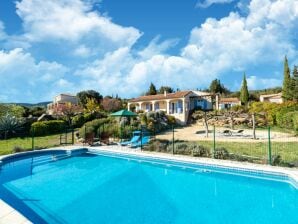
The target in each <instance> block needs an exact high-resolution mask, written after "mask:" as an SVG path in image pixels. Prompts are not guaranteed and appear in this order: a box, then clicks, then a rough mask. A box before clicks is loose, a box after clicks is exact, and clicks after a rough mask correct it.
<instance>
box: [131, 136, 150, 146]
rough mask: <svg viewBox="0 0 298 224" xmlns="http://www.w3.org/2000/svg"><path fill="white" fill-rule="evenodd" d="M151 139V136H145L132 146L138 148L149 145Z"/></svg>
mask: <svg viewBox="0 0 298 224" xmlns="http://www.w3.org/2000/svg"><path fill="white" fill-rule="evenodd" d="M149 141H150V136H144V137H143V138H142V139H141V140H140V141H138V142H136V143H134V144H131V146H130V147H131V148H138V147H141V146H142V145H147V144H148V143H149Z"/></svg>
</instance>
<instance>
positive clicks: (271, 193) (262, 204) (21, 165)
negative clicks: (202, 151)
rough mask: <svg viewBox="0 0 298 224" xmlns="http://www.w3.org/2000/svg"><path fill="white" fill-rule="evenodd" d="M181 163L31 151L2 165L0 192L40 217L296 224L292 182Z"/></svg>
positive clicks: (296, 194)
mask: <svg viewBox="0 0 298 224" xmlns="http://www.w3.org/2000/svg"><path fill="white" fill-rule="evenodd" d="M176 165H177V166H173V165H167V164H157V163H154V162H153V163H152V161H149V162H148V161H144V160H143V159H136V160H134V159H131V158H126V157H122V158H118V157H117V156H116V157H111V156H109V155H96V154H91V153H88V152H87V153H82V154H79V155H76V156H72V157H68V156H66V157H65V158H64V157H63V156H61V157H60V159H59V160H57V158H56V157H55V158H53V157H52V156H47V155H43V156H39V157H35V158H33V159H32V158H30V157H29V158H25V159H22V160H19V161H16V162H8V163H7V164H4V165H2V168H1V169H0V198H1V199H2V200H4V201H6V202H7V203H8V204H10V205H12V206H13V207H15V208H16V209H18V210H19V211H20V212H21V213H22V214H24V215H25V216H26V217H28V218H29V219H30V220H31V221H32V222H34V223H111V224H113V223H117V224H119V223H124V224H126V223H127V224H140V223H144V224H146V223H150V224H151V223H154V224H157V223H173V224H174V223H175V224H180V223H181V224H182V223H183V224H191V223H202V224H208V223H211V224H215V223H221V224H224V223H227V224H233V223H243V224H245V223H270V224H274V223H293V224H297V223H298V190H297V189H296V188H295V187H294V186H292V185H291V184H289V183H287V182H281V181H274V180H268V179H262V178H251V177H245V176H239V175H230V174H224V173H219V172H213V171H212V169H211V170H210V172H205V171H206V170H202V169H196V168H195V167H194V168H189V167H188V168H185V166H181V167H180V165H179V164H176ZM203 171H204V172H203Z"/></svg>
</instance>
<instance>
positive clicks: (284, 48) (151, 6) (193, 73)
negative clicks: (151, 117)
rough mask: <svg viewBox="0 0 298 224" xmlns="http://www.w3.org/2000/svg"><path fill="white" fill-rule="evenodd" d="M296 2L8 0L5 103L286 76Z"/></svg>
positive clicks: (264, 81) (1, 54)
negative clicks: (65, 94) (64, 94)
mask: <svg viewBox="0 0 298 224" xmlns="http://www.w3.org/2000/svg"><path fill="white" fill-rule="evenodd" d="M297 28H298V1H297V0H199V1H198V0H187V1H185V0H162V1H161V0H150V1H149V0H123V1H116V0H51V1H43V0H18V1H15V0H6V1H0V78H1V84H2V85H1V86H2V88H1V89H0V102H40V101H47V100H51V99H52V98H53V96H54V95H56V94H58V93H60V92H70V93H76V92H78V91H80V90H84V89H95V90H97V91H99V92H100V93H102V94H103V95H108V94H109V95H112V94H114V95H115V94H119V95H120V96H122V97H135V96H138V95H139V94H141V93H142V92H144V91H145V90H146V89H147V88H148V86H149V84H150V82H153V83H155V84H156V85H157V87H159V86H161V85H170V86H172V87H174V88H179V89H197V88H206V87H208V86H209V83H210V81H211V80H212V79H214V78H219V79H220V80H221V81H222V83H224V85H225V86H227V87H228V88H230V89H232V90H238V89H239V88H240V84H241V80H242V76H243V73H244V72H246V74H247V77H248V84H249V88H250V89H261V88H269V87H275V86H278V85H280V84H281V82H282V69H283V58H284V55H287V56H288V58H289V61H290V64H291V66H293V65H294V64H298V60H297V30H298V29H297Z"/></svg>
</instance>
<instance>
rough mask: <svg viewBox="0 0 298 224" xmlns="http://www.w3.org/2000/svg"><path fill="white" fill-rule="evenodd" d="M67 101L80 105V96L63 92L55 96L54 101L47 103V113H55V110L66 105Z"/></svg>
mask: <svg viewBox="0 0 298 224" xmlns="http://www.w3.org/2000/svg"><path fill="white" fill-rule="evenodd" d="M66 103H71V104H74V105H78V98H77V97H76V96H75V95H71V94H67V93H61V94H59V95H57V96H55V97H54V100H53V102H52V103H49V104H48V105H47V114H49V115H53V114H54V112H55V111H56V110H57V109H59V107H60V106H61V105H64V104H66Z"/></svg>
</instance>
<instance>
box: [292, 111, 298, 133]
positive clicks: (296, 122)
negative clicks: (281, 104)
mask: <svg viewBox="0 0 298 224" xmlns="http://www.w3.org/2000/svg"><path fill="white" fill-rule="evenodd" d="M293 126H294V131H295V133H296V135H298V113H297V112H296V113H295V114H294V115H293Z"/></svg>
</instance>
